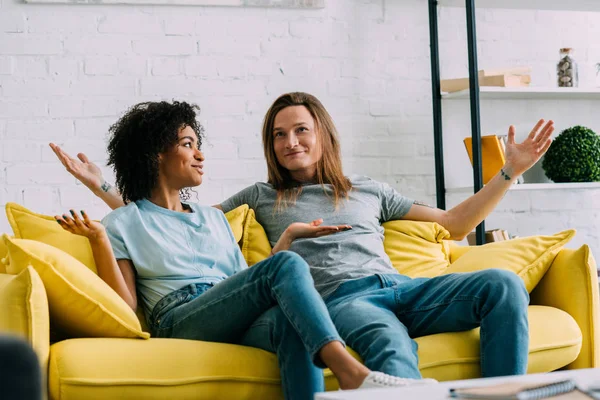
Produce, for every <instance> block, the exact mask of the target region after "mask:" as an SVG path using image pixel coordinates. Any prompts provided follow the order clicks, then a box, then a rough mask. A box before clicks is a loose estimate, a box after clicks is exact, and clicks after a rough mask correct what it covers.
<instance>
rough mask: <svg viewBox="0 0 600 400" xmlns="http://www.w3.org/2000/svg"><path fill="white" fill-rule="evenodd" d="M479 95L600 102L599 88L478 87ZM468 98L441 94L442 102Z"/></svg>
mask: <svg viewBox="0 0 600 400" xmlns="http://www.w3.org/2000/svg"><path fill="white" fill-rule="evenodd" d="M598 2H599V3H600V0H598ZM479 93H480V95H479V98H480V99H481V100H600V88H559V87H556V88H546V87H522V88H503V87H480V90H479ZM468 98H469V90H468V89H467V90H461V91H460V92H453V93H442V99H443V100H453V99H468Z"/></svg>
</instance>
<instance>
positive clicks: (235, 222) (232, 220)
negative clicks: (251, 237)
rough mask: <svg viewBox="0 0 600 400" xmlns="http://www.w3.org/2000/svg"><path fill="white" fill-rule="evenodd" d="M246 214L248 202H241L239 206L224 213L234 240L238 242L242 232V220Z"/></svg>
mask: <svg viewBox="0 0 600 400" xmlns="http://www.w3.org/2000/svg"><path fill="white" fill-rule="evenodd" d="M247 214H248V204H242V205H241V206H239V207H237V208H234V209H233V210H231V211H229V212H227V213H225V218H227V222H229V226H231V230H232V231H233V236H234V237H235V241H236V242H237V243H239V242H240V241H241V240H242V234H243V233H244V221H245V220H246V215H247Z"/></svg>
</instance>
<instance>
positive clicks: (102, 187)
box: [100, 181, 112, 192]
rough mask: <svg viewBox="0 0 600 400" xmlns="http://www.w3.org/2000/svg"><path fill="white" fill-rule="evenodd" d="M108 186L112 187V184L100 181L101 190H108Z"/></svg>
mask: <svg viewBox="0 0 600 400" xmlns="http://www.w3.org/2000/svg"><path fill="white" fill-rule="evenodd" d="M110 188H112V185H111V184H110V183H108V182H106V181H104V182H102V185H101V186H100V189H102V191H103V192H108V191H109V190H110Z"/></svg>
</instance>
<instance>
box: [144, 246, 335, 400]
mask: <svg viewBox="0 0 600 400" xmlns="http://www.w3.org/2000/svg"><path fill="white" fill-rule="evenodd" d="M149 322H150V327H151V329H152V334H153V335H154V336H156V337H169V338H181V339H193V340H205V341H210V342H223V343H235V344H242V345H246V346H252V347H258V348H261V349H264V350H267V351H270V352H273V353H276V354H277V358H278V362H279V368H280V371H281V381H282V386H283V391H284V396H285V398H286V399H312V398H313V396H314V393H316V392H319V391H323V390H324V382H323V371H322V370H321V369H320V368H318V367H323V366H324V365H323V364H322V362H321V361H320V358H319V357H318V352H319V350H320V349H321V348H322V347H323V346H324V345H325V344H327V343H329V342H332V341H334V340H338V341H340V342H342V339H341V337H340V335H339V334H338V333H337V331H336V329H335V326H334V325H333V322H332V321H331V318H330V317H329V313H328V312H327V308H326V307H325V303H324V302H323V299H322V298H321V296H320V295H319V294H318V293H317V291H316V290H315V288H314V282H313V280H312V277H311V275H310V272H309V267H308V265H307V264H306V262H305V261H304V260H303V259H302V258H301V257H300V256H298V255H297V254H295V253H291V252H287V251H284V252H279V253H277V254H276V255H274V256H273V257H270V258H268V259H266V260H264V261H262V262H260V263H258V264H256V265H254V266H253V267H252V268H249V269H247V270H244V271H242V272H239V273H237V274H235V275H233V276H231V277H229V278H227V279H225V280H224V281H222V282H219V283H218V284H216V285H214V286H211V285H206V284H197V285H188V286H186V287H184V288H182V289H180V290H177V291H175V292H173V293H171V294H168V295H167V296H165V297H164V298H163V299H161V300H160V301H159V302H158V303H157V304H156V306H155V307H154V309H153V311H152V315H151V317H150V321H149Z"/></svg>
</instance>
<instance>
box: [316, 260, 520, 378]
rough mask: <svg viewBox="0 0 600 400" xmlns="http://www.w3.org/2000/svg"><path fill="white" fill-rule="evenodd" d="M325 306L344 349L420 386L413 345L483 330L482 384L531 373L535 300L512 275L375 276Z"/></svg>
mask: <svg viewBox="0 0 600 400" xmlns="http://www.w3.org/2000/svg"><path fill="white" fill-rule="evenodd" d="M326 304H327V307H328V309H329V313H330V315H331V318H332V319H333V322H334V324H335V326H336V327H337V329H338V332H339V333H340V335H341V336H342V338H343V339H344V340H345V342H346V344H347V345H348V346H350V347H351V348H352V349H354V350H355V351H356V352H357V353H358V354H359V355H360V356H361V357H362V358H363V360H364V362H365V365H366V366H367V367H368V368H370V369H371V370H374V371H382V372H385V373H387V374H390V375H394V376H398V377H405V378H420V377H421V373H420V372H419V366H418V357H417V343H416V342H415V341H414V340H413V339H412V338H414V337H420V336H426V335H433V334H436V333H442V332H458V331H466V330H470V329H473V328H477V327H478V326H481V330H480V343H481V344H480V347H481V352H480V353H481V356H480V357H481V359H480V365H481V374H482V376H484V377H491V376H502V375H519V374H524V373H526V371H527V356H528V351H529V332H528V319H527V306H528V304H529V295H528V293H527V291H526V290H525V286H524V284H523V281H522V280H521V278H519V277H518V276H517V275H516V274H514V273H512V272H509V271H503V270H497V269H490V270H484V271H480V272H474V273H467V274H449V275H444V276H439V277H436V278H417V279H410V278H408V277H406V276H403V275H374V276H370V277H366V278H362V279H357V280H353V281H349V282H345V283H343V284H342V285H341V286H340V287H338V289H337V290H336V291H335V292H334V293H333V294H332V295H331V296H329V297H327V299H326Z"/></svg>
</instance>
